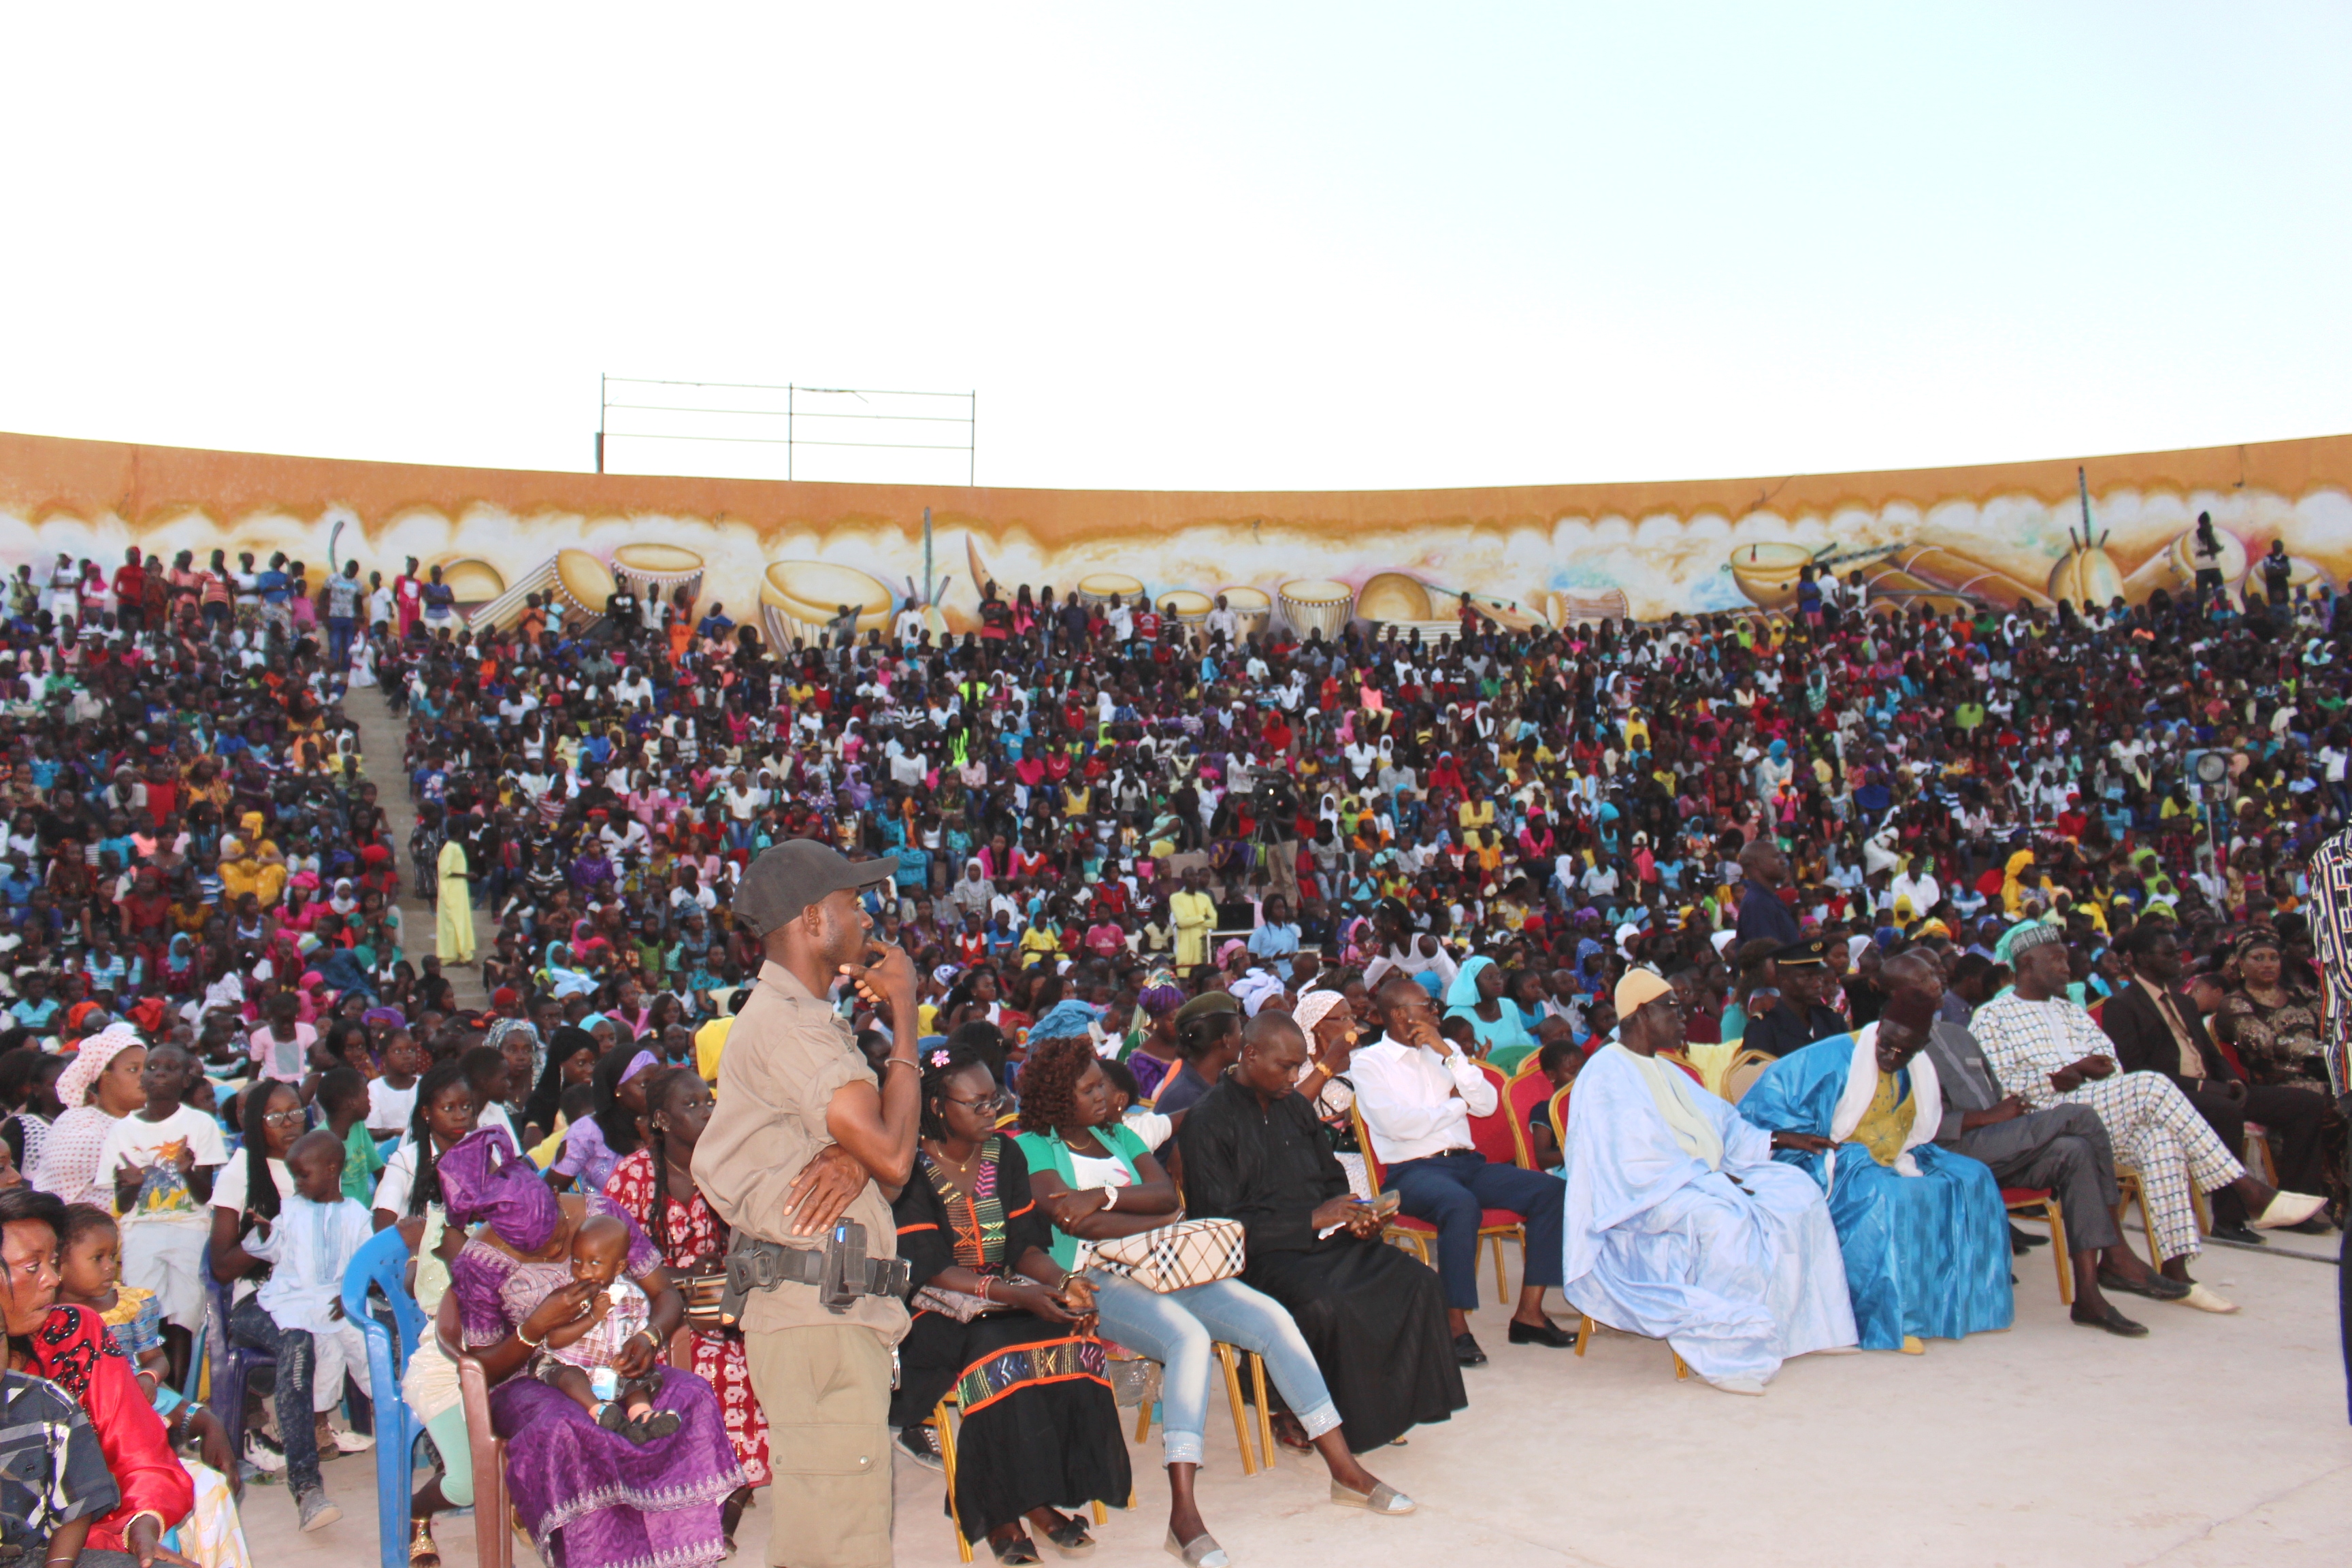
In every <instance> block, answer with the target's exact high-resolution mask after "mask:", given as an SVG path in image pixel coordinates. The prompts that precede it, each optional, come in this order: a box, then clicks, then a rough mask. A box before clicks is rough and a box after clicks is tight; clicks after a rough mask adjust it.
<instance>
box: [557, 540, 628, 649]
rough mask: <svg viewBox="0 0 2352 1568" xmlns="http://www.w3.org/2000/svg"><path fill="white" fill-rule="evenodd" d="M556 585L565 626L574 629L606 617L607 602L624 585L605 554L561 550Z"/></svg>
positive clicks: (570, 629)
mask: <svg viewBox="0 0 2352 1568" xmlns="http://www.w3.org/2000/svg"><path fill="white" fill-rule="evenodd" d="M553 587H554V591H555V602H556V603H557V604H559V605H562V606H563V625H564V629H565V630H566V631H572V630H576V629H577V627H578V626H588V625H592V624H593V623H594V622H596V621H599V620H602V619H603V618H604V601H605V600H607V599H609V598H611V597H612V596H613V595H614V593H615V592H617V591H618V590H619V588H620V584H619V583H618V582H617V581H616V580H615V579H614V576H613V569H612V568H611V567H610V566H607V565H605V564H604V561H603V559H602V558H601V557H599V556H594V555H591V554H589V553H588V552H586V551H584V550H559V551H557V552H555V582H554V584H553ZM574 617H577V621H576V624H575V620H574Z"/></svg>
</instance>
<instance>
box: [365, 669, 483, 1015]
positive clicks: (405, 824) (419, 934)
mask: <svg viewBox="0 0 2352 1568" xmlns="http://www.w3.org/2000/svg"><path fill="white" fill-rule="evenodd" d="M343 711H344V712H345V713H346V714H348V715H350V717H351V721H352V723H353V724H355V725H357V726H358V727H359V731H360V768H361V771H362V773H364V774H365V776H366V777H367V778H368V779H369V780H371V781H372V782H373V784H375V796H376V804H377V805H381V806H383V814H384V816H386V817H388V818H389V819H390V820H391V823H392V837H393V845H394V849H393V853H394V856H395V857H396V858H397V859H398V861H399V865H400V921H401V951H402V952H404V953H406V954H407V956H408V962H409V963H412V964H418V965H419V967H422V965H421V963H420V961H421V960H422V959H423V958H424V956H425V954H426V953H428V952H433V951H434V922H435V921H436V919H437V918H438V917H436V915H435V913H434V910H433V906H432V905H431V904H428V903H426V902H425V898H424V895H423V894H421V893H420V892H418V890H417V889H416V886H415V882H416V870H415V867H413V866H411V865H410V864H409V861H408V836H409V835H410V834H411V833H413V832H415V830H416V803H415V801H414V800H412V799H411V798H410V797H409V794H408V780H407V778H406V777H405V775H404V773H402V771H401V765H400V763H401V756H402V752H403V751H404V746H405V742H406V736H407V733H408V721H406V720H405V719H404V718H402V717H401V716H399V715H398V714H396V713H394V711H393V710H392V704H391V703H389V702H387V701H385V700H384V696H383V689H382V688H381V687H375V686H354V687H352V689H350V690H349V691H347V692H345V693H344V694H343ZM468 912H469V913H470V914H471V915H472V917H473V921H474V943H475V956H476V957H477V958H479V957H480V956H481V955H482V949H483V948H484V947H485V946H486V945H487V944H488V941H489V937H490V934H491V932H490V930H489V929H486V928H489V927H491V925H492V922H491V921H489V919H488V916H486V915H485V914H484V913H483V912H482V911H481V910H469V911H468ZM441 973H443V974H445V975H446V976H447V977H448V981H449V988H450V990H451V991H453V992H455V993H456V994H457V1005H458V1006H460V1007H464V1008H473V1009H476V1010H478V1009H481V1008H484V1007H487V1006H488V1005H489V997H488V994H486V993H485V992H484V991H483V989H482V969H481V965H480V964H479V963H470V964H459V965H452V966H450V967H448V968H446V969H444V970H443V971H442V972H441Z"/></svg>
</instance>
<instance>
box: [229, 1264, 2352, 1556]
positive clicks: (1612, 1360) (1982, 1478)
mask: <svg viewBox="0 0 2352 1568" xmlns="http://www.w3.org/2000/svg"><path fill="white" fill-rule="evenodd" d="M2282 1241H2283V1243H2288V1244H2292V1245H2293V1246H2294V1247H2297V1248H2299V1249H2301V1250H2303V1251H2305V1252H2315V1251H2317V1250H2318V1249H2319V1245H2320V1244H2319V1243H2317V1242H2315V1240H2314V1238H2309V1237H2284V1238H2282ZM2333 1241H2334V1238H2333V1237H2330V1238H2327V1242H2326V1247H2327V1248H2328V1249H2329V1250H2330V1251H2332V1250H2333ZM2048 1258H2049V1255H2048V1252H2047V1250H2046V1249H2043V1248H2037V1249H2036V1250H2035V1252H2034V1253H2033V1255H2032V1256H2031V1257H2029V1258H2023V1259H2021V1268H2020V1270H2019V1274H2020V1279H2021V1281H2022V1283H2021V1286H2020V1288H2019V1292H2018V1322H2017V1326H2016V1328H2015V1329H2013V1330H2011V1331H2010V1332H2008V1333H2004V1334H1987V1335H1979V1336H1978V1337H1977V1338H1975V1339H1971V1340H1969V1341H1966V1342H1961V1343H1958V1344H1954V1343H1949V1342H1941V1341H1938V1342H1933V1343H1931V1344H1930V1345H1929V1346H1928V1350H1927V1354H1926V1355H1925V1356H1923V1357H1919V1358H1916V1359H1915V1358H1912V1357H1907V1356H1898V1355H1892V1354H1871V1355H1848V1356H1837V1357H1819V1356H1816V1357H1811V1358H1809V1359H1807V1360H1803V1361H1799V1362H1795V1363H1790V1365H1789V1366H1788V1367H1787V1368H1785V1369H1784V1370H1783V1371H1782V1373H1781V1374H1780V1379H1779V1380H1778V1381H1777V1382H1775V1383H1774V1384H1772V1387H1771V1391H1770V1392H1769V1394H1767V1396H1766V1397H1764V1398H1762V1399H1741V1398H1737V1397H1734V1396H1731V1395H1728V1394H1718V1393H1717V1392H1716V1391H1714V1390H1713V1389H1710V1388H1708V1387H1707V1386H1706V1384H1701V1383H1699V1382H1697V1381H1696V1380H1693V1381H1691V1382H1688V1383H1683V1384H1677V1383H1675V1381H1674V1376H1673V1373H1672V1371H1671V1370H1670V1367H1669V1365H1668V1362H1667V1358H1666V1352H1665V1351H1664V1348H1663V1347H1662V1346H1659V1345H1656V1344H1653V1343H1648V1342H1642V1341H1638V1340H1633V1339H1627V1338H1623V1337H1621V1336H1616V1335H1611V1334H1604V1335H1602V1336H1601V1339H1600V1340H1599V1342H1597V1343H1595V1344H1594V1345H1593V1347H1592V1349H1591V1354H1590V1355H1589V1356H1587V1357H1586V1358H1584V1359H1583V1360H1581V1361H1579V1360H1577V1359H1576V1358H1575V1357H1574V1355H1573V1354H1572V1353H1571V1352H1558V1351H1545V1350H1538V1349H1535V1348H1533V1347H1514V1346H1510V1345H1507V1344H1505V1343H1504V1342H1503V1331H1502V1325H1503V1314H1502V1313H1501V1312H1500V1311H1499V1310H1496V1309H1494V1308H1491V1307H1490V1308H1488V1309H1486V1310H1484V1311H1483V1312H1481V1313H1480V1314H1479V1315H1478V1318H1477V1320H1476V1322H1475V1326H1476V1328H1477V1330H1478V1332H1479V1337H1480V1340H1481V1342H1483V1343H1484V1344H1485V1345H1486V1348H1487V1351H1488V1352H1489V1353H1490V1354H1491V1355H1492V1356H1493V1358H1494V1360H1493V1362H1492V1363H1490V1364H1489V1365H1487V1366H1486V1367H1483V1368H1480V1369H1477V1370H1475V1371H1474V1372H1472V1373H1468V1374H1467V1381H1468V1384H1469V1389H1470V1398H1471V1404H1470V1407H1469V1409H1467V1410H1465V1411H1464V1412H1463V1413H1462V1414H1461V1415H1458V1416H1456V1417H1455V1418H1454V1420H1453V1421H1452V1422H1451V1423H1448V1424H1446V1425H1444V1426H1435V1427H1423V1428H1421V1429H1419V1430H1417V1431H1415V1432H1414V1433H1413V1434H1412V1437H1411V1440H1410V1442H1409V1443H1408V1445H1407V1446H1406V1447H1402V1448H1390V1449H1386V1450H1383V1451H1382V1452H1381V1453H1380V1454H1377V1455H1375V1456H1372V1457H1371V1459H1370V1465H1371V1468H1372V1469H1373V1470H1374V1471H1375V1473H1377V1474H1379V1475H1380V1476H1381V1477H1382V1478H1383V1479H1386V1480H1388V1481H1389V1482H1391V1484H1392V1485H1394V1486H1396V1487H1398V1488H1399V1489H1402V1490H1404V1491H1406V1492H1408V1493H1410V1494H1412V1496H1413V1497H1415V1498H1417V1499H1419V1500H1420V1501H1421V1504H1422V1508H1421V1511H1420V1512H1419V1513H1417V1514H1415V1515H1413V1516H1412V1517H1411V1518H1407V1519H1400V1520H1375V1519H1372V1518H1370V1517H1368V1516H1366V1515H1364V1514H1361V1513H1357V1512H1352V1511H1349V1510H1341V1509H1337V1508H1334V1507H1332V1506H1331V1505H1330V1504H1329V1503H1328V1501H1327V1500H1326V1496H1327V1492H1326V1482H1325V1479H1324V1477H1323V1474H1322V1469H1321V1467H1320V1465H1319V1464H1314V1463H1312V1462H1311V1461H1310V1462H1305V1463H1302V1462H1301V1461H1300V1460H1299V1459H1297V1458H1295V1457H1293V1456H1291V1455H1289V1454H1287V1453H1286V1454H1284V1455H1283V1456H1282V1457H1281V1458H1280V1459H1279V1461H1278V1462H1277V1463H1276V1468H1275V1469H1274V1471H1273V1473H1272V1474H1270V1475H1269V1474H1265V1473H1260V1474H1259V1475H1257V1476H1255V1477H1252V1478H1247V1479H1244V1477H1243V1475H1242V1473H1241V1467H1240V1464H1239V1462H1238V1460H1237V1458H1236V1457H1235V1453H1234V1447H1233V1438H1232V1435H1231V1434H1232V1428H1231V1425H1230V1423H1223V1424H1222V1426H1223V1429H1222V1430H1220V1425H1221V1423H1220V1422H1219V1421H1218V1420H1216V1419H1213V1420H1212V1423H1211V1431H1210V1435H1209V1461H1210V1462H1209V1468H1207V1469H1206V1470H1205V1471H1204V1472H1203V1474H1202V1479H1201V1500H1202V1511H1203V1512H1204V1514H1205V1515H1206V1516H1207V1518H1208V1520H1209V1522H1210V1527H1211V1528H1212V1529H1213V1531H1215V1532H1216V1535H1217V1538H1218V1540H1219V1541H1220V1542H1223V1545H1224V1546H1225V1548H1226V1549H1227V1551H1228V1552H1231V1553H1232V1555H1233V1558H1234V1563H1236V1564H1238V1565H1247V1564H1271V1563H1311V1562H1317V1561H1318V1560H1320V1561H1329V1562H1334V1563H1348V1564H1349V1565H1350V1568H1372V1565H1374V1564H1379V1563H1388V1562H1431V1561H1435V1560H1439V1559H1441V1558H1446V1559H1451V1560H1453V1561H1455V1562H1458V1563H1465V1564H1475V1565H1477V1568H1520V1565H1527V1568H1538V1565H1546V1568H1548V1565H1552V1564H1574V1565H1580V1568H1581V1565H1588V1564H1589V1565H1595V1568H1691V1565H1693V1564H1716V1563H1725V1564H1731V1563H1738V1564H1740V1565H1742V1568H1757V1565H1769V1564H1779V1563H1788V1564H1792V1565H1800V1564H1801V1565H1802V1568H1846V1565H1848V1564H1851V1565H1853V1568H1896V1565H1897V1564H1899V1565H1900V1568H1942V1565H1945V1564H1950V1565H1952V1568H2028V1565H2032V1564H2042V1563H2063V1564H2065V1565H2066V1568H2105V1565H2108V1564H2114V1565H2116V1568H2124V1565H2127V1564H2128V1565H2134V1568H2137V1565H2143V1564H2161V1565H2163V1568H2223V1565H2226V1564H2238V1563H2248V1564H2252V1563H2260V1564H2263V1568H2322V1565H2325V1568H2342V1565H2343V1564H2345V1563H2352V1426H2347V1421H2346V1404H2345V1383H2344V1371H2343V1363H2342V1360H2341V1356H2340V1352H2339V1350H2338V1346H2337V1342H2336V1272H2335V1270H2334V1269H2333V1268H2323V1267H2320V1266H2318V1265H2316V1264H2314V1263H2312V1262H2307V1261H2302V1260H2300V1259H2296V1258H2284V1257H2276V1256H2268V1255H2264V1254H2261V1253H2255V1252H2251V1251H2246V1250H2241V1249H2235V1248H2231V1249H2216V1250H2215V1251H2214V1252H2213V1253H2211V1254H2210V1255H2209V1256H2208V1258H2207V1259H2206V1261H2205V1264H2204V1266H2203V1268H2200V1271H2199V1272H2200V1278H2202V1279H2204V1280H2205V1281H2206V1282H2207V1283H2209V1284H2210V1285H2212V1286H2214V1287H2215V1288H2216V1289H2220V1290H2221V1292H2222V1293H2223V1294H2224V1295H2226V1296H2228V1297H2229V1298H2230V1299H2231V1300H2235V1301H2237V1302H2238V1303H2240V1305H2241V1306H2242V1307H2243V1309H2244V1310H2243V1311H2242V1313H2240V1314H2239V1315H2237V1316H2235V1317H2227V1318H2217V1317H2210V1316H2208V1315H2206V1314H2203V1313H2200V1312H2195V1311H2191V1310H2188V1309H2186V1308H2182V1307H2177V1306H2163V1305H2159V1304H2158V1303H2155V1302H2148V1301H2139V1300H2130V1299H2121V1300H2126V1301H2127V1302H2128V1307H2129V1309H2130V1310H2132V1312H2133V1315H2134V1316H2137V1317H2140V1318H2141V1319H2142V1320H2143V1321H2146V1322H2147V1323H2148V1325H2149V1326H2150V1328H2151V1329H2153V1330H2154V1332H2153V1333H2151V1334H2150V1336H2149V1337H2148V1338H2147V1339H2145V1340H2141V1341H2137V1342H2126V1341H2122V1340H2116V1339H2113V1338H2110V1337H2108V1336H2107V1335H2105V1334H2100V1333H2095V1332H2093V1331H2088V1330H2083V1329H2076V1328H2073V1327H2070V1326H2069V1325H2068V1324H2067V1322H2066V1321H2065V1318H2064V1309H2063V1308H2062V1307H2060V1306H2059V1305H2058V1300H2057V1291H2056V1289H2055V1284H2054V1281H2053V1278H2052V1273H2051V1268H2050V1265H2049V1261H2048ZM2143 1308H2144V1309H2146V1310H2145V1311H2141V1310H2139V1309H2143ZM1220 1413H1221V1412H1220ZM1129 1430H1130V1431H1132V1428H1131V1427H1130V1428H1129ZM1134 1458H1135V1464H1136V1473H1137V1489H1138V1494H1139V1495H1138V1501H1139V1505H1140V1506H1139V1508H1138V1509H1137V1510H1135V1511H1134V1512H1132V1513H1123V1512H1120V1511H1118V1510H1113V1511H1112V1513H1111V1516H1110V1522H1109V1523H1108V1525H1106V1526H1104V1527H1102V1529H1101V1530H1100V1531H1099V1532H1098V1537H1099V1539H1100V1541H1101V1542H1102V1544H1101V1546H1100V1548H1099V1549H1098V1550H1097V1552H1094V1554H1093V1555H1092V1557H1091V1558H1090V1559H1089V1560H1088V1561H1089V1563H1093V1564H1099V1565H1102V1568H1126V1565H1141V1564H1146V1563H1166V1562H1169V1561H1171V1559H1169V1558H1166V1557H1165V1556H1163V1555H1162V1553H1161V1551H1160V1542H1161V1539H1162V1537H1163V1535H1164V1534H1165V1531H1166V1511H1165V1510H1166V1503H1167V1494H1166V1490H1165V1488H1164V1486H1163V1485H1162V1483H1161V1481H1160V1476H1159V1472H1158V1470H1157V1468H1154V1467H1156V1465H1157V1462H1158V1458H1159V1456H1158V1444H1157V1437H1156V1435H1155V1438H1154V1442H1153V1444H1152V1445H1151V1447H1150V1449H1148V1450H1145V1449H1138V1450H1136V1452H1135V1456H1134ZM371 1464H372V1460H371V1459H369V1458H346V1459H340V1460H337V1461H334V1462H333V1463H331V1464H330V1465H329V1467H328V1469H327V1477H328V1487H329V1489H330V1490H331V1492H332V1493H333V1495H334V1497H335V1499H336V1500H337V1501H338V1502H340V1503H341V1505H342V1507H343V1508H344V1510H346V1514H345V1518H344V1520H343V1521H342V1522H341V1523H340V1524H338V1525H335V1526H332V1527H331V1528H329V1529H327V1530H325V1531H320V1532H319V1533H318V1534H315V1535H310V1536H304V1535H301V1534H299V1533H298V1532H297V1531H295V1529H294V1528H293V1518H292V1514H293V1510H292V1508H291V1505H290V1503H289V1500H288V1499H287V1497H286V1495H285V1492H284V1490H283V1489H282V1488H269V1487H257V1488H254V1489H250V1490H249V1492H248V1500H247V1509H246V1516H247V1532H248V1536H249V1539H250V1542H251V1544H252V1546H253V1548H254V1555H255V1559H256V1561H257V1562H258V1563H264V1564H267V1565H268V1568H313V1565H316V1568H352V1564H354V1563H362V1562H364V1561H366V1559H367V1557H368V1556H370V1555H372V1554H373V1551H374V1540H375V1536H374V1510H373V1495H374V1493H373V1470H372V1469H371V1468H370V1466H371ZM898 1510H899V1511H898V1561H899V1562H900V1563H908V1564H927V1565H928V1564H939V1565H941V1568H945V1565H947V1564H951V1563H955V1561H956V1557H955V1544H954V1541H953V1538H952V1537H951V1536H950V1533H949V1531H948V1528H947V1524H946V1521H944V1519H943V1518H942V1517H941V1514H940V1482H939V1478H938V1477H937V1476H935V1475H934V1474H932V1473H931V1472H929V1471H927V1470H924V1469H921V1468H919V1467H917V1466H916V1465H914V1464H913V1463H912V1462H910V1461H904V1460H902V1461H901V1462H900V1464H899V1466H898ZM771 1522H772V1516H771V1515H770V1513H769V1512H768V1509H767V1503H766V1494H765V1493H764V1492H763V1493H761V1499H760V1501H759V1502H758V1503H757V1504H756V1505H755V1506H754V1509H753V1510H752V1512H751V1515H750V1516H749V1517H748V1518H747V1519H746V1520H745V1521H744V1528H743V1531H742V1532H741V1535H740V1540H741V1542H742V1544H743V1547H744V1549H745V1550H744V1554H743V1556H742V1557H740V1558H739V1559H738V1561H740V1562H745V1563H759V1562H760V1561H761V1554H762V1553H763V1552H764V1549H765V1545H766V1539H767V1535H768V1530H769V1526H770V1524H771ZM440 1540H441V1543H442V1552H443V1555H444V1557H445V1560H446V1562H447V1563H449V1565H450V1568H467V1564H469V1563H471V1562H472V1548H473V1538H472V1532H471V1525H470V1521H451V1522H449V1523H446V1524H445V1525H443V1527H442V1529H441V1531H440ZM1391 1553H1402V1555H1391ZM517 1560H518V1563H521V1564H525V1565H528V1564H530V1563H532V1562H534V1561H535V1559H534V1556H533V1553H532V1552H530V1548H529V1547H528V1546H520V1547H519V1549H518V1552H517ZM1045 1560H1046V1562H1047V1563H1055V1562H1058V1561H1059V1559H1058V1558H1057V1557H1055V1555H1054V1554H1053V1553H1052V1552H1051V1551H1050V1550H1049V1551H1048V1552H1046V1556H1045ZM980 1561H981V1562H982V1563H983V1564H985V1563H989V1562H990V1561H991V1559H990V1558H989V1555H988V1553H987V1552H986V1549H985V1548H982V1551H981V1553H980Z"/></svg>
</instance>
